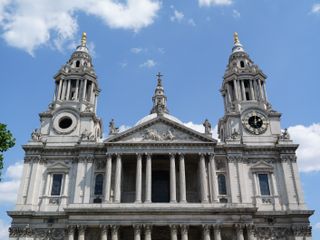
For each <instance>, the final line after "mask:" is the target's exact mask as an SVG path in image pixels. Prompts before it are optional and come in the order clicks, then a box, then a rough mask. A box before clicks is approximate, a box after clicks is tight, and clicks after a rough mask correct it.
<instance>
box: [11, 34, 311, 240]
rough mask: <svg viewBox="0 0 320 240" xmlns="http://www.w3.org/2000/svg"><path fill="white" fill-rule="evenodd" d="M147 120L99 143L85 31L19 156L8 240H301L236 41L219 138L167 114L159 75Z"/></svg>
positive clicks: (262, 103) (294, 179)
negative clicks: (20, 172) (17, 187)
mask: <svg viewBox="0 0 320 240" xmlns="http://www.w3.org/2000/svg"><path fill="white" fill-rule="evenodd" d="M157 77H158V79H157V86H156V89H155V91H154V96H153V98H152V101H153V107H152V109H151V112H150V114H149V115H147V116H145V117H144V118H142V119H141V120H140V121H138V122H137V124H136V125H135V126H134V127H132V128H130V129H128V130H125V131H123V132H119V130H118V128H117V127H116V126H115V122H114V121H113V120H112V121H111V122H110V123H109V136H108V137H107V138H106V139H102V122H101V120H100V119H99V117H98V116H97V114H96V106H97V98H98V95H99V92H100V89H99V85H98V81H97V76H96V74H95V71H94V68H93V65H92V59H91V56H90V54H89V51H88V48H87V47H86V35H85V34H83V37H82V41H81V45H80V46H78V47H77V49H76V50H75V52H74V53H73V54H72V56H71V58H70V59H69V61H68V62H67V63H66V64H65V65H64V66H63V67H62V68H61V69H60V70H59V71H58V73H57V74H56V75H55V76H54V81H55V93H54V99H53V101H52V103H51V104H50V105H49V108H48V110H47V111H45V112H42V113H40V122H41V126H40V128H39V129H36V130H35V131H34V132H33V133H32V138H31V140H30V141H29V142H28V143H27V144H26V145H24V146H23V149H24V150H25V158H24V168H23V177H22V181H21V187H20V190H19V194H18V199H17V205H16V209H15V210H14V211H9V212H8V214H9V215H10V216H11V217H12V225H11V228H10V229H9V231H10V239H16V240H18V239H19V240H22V239H23V240H31V239H32V240H36V239H37V240H38V239H54V240H61V239H68V240H107V239H110V240H130V239H132V240H133V239H134V240H140V239H145V240H151V239H152V240H169V239H171V240H178V239H179V240H180V239H181V240H188V239H189V240H200V239H203V240H210V239H212V240H267V239H268V240H269V239H270V240H271V239H280V240H310V239H311V227H310V224H309V220H308V218H309V217H310V215H312V213H313V211H310V210H308V209H307V208H306V205H305V202H304V199H303V193H302V189H301V183H300V179H299V173H298V168H297V162H296V161H297V158H296V153H295V152H296V149H297V148H298V145H297V144H294V143H293V142H292V140H291V139H290V136H289V134H288V132H287V131H286V130H285V131H281V128H280V116H281V114H280V113H279V112H277V111H275V110H274V109H273V108H272V106H271V104H270V103H269V102H268V99H267V92H266V87H265V86H266V75H265V74H264V73H263V72H262V71H261V70H260V69H259V67H258V66H257V65H255V64H254V63H253V61H252V60H251V59H250V57H249V55H248V54H247V53H246V52H245V50H244V48H243V46H242V45H241V43H240V41H239V39H238V35H237V34H235V36H234V46H233V48H232V53H231V55H230V58H229V62H228V65H227V69H226V72H225V74H224V79H223V83H222V87H221V94H222V97H223V99H224V116H223V117H222V118H221V119H220V120H219V125H218V133H219V138H220V141H217V140H216V139H214V138H212V133H211V124H210V123H209V121H208V120H205V122H204V123H203V125H204V128H205V132H203V133H200V132H197V131H195V130H193V129H190V128H188V127H186V126H185V125H184V124H183V123H182V122H181V121H180V120H179V119H177V118H175V117H174V116H172V115H170V114H169V111H168V109H167V98H166V96H165V92H164V88H163V85H162V79H161V75H160V74H158V75H157Z"/></svg>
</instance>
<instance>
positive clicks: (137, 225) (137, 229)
mask: <svg viewBox="0 0 320 240" xmlns="http://www.w3.org/2000/svg"><path fill="white" fill-rule="evenodd" d="M132 227H133V229H134V232H135V234H138V233H140V232H141V229H142V225H141V224H134V225H132Z"/></svg>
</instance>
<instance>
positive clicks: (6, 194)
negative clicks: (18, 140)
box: [0, 162, 23, 239]
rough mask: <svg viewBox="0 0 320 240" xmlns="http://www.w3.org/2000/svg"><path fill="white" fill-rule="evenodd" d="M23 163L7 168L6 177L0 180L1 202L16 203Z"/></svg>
mask: <svg viewBox="0 0 320 240" xmlns="http://www.w3.org/2000/svg"><path fill="white" fill-rule="evenodd" d="M22 167H23V164H22V163H20V162H19V163H15V164H13V165H10V166H9V167H8V168H7V171H6V173H5V176H4V179H3V181H2V182H0V203H15V202H16V200H17V192H18V188H19V186H20V178H21V174H22ZM0 239H2V238H0Z"/></svg>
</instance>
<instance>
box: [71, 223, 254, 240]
mask: <svg viewBox="0 0 320 240" xmlns="http://www.w3.org/2000/svg"><path fill="white" fill-rule="evenodd" d="M124 228H126V229H124ZM160 228H161V229H164V228H167V229H168V231H160ZM92 229H94V230H95V231H94V235H92V233H91V234H90V231H91V230H92ZM128 229H129V230H130V231H125V230H128ZM122 230H123V231H122ZM225 230H227V233H225V232H224V231H225ZM222 232H224V233H222ZM234 236H236V238H234ZM229 237H230V239H236V240H245V239H246V240H255V239H256V238H255V236H254V233H253V227H252V225H251V224H249V225H244V224H234V226H230V227H226V228H224V227H222V226H221V225H217V224H213V225H212V224H203V225H201V226H199V225H195V226H193V225H185V224H181V225H175V224H173V225H168V226H152V225H146V224H136V225H131V226H121V225H100V226H99V227H96V228H92V227H91V226H86V225H69V226H68V228H67V239H68V240H93V239H99V240H129V239H133V240H160V239H161V240H166V239H168V240H169V239H170V240H200V239H203V240H223V239H226V238H228V239H229Z"/></svg>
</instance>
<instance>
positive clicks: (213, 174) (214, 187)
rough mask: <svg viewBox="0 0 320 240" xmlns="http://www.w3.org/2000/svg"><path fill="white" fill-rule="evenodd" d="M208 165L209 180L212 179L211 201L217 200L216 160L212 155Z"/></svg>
mask: <svg viewBox="0 0 320 240" xmlns="http://www.w3.org/2000/svg"><path fill="white" fill-rule="evenodd" d="M210 167H211V181H212V190H211V191H212V201H214V202H218V197H217V196H218V193H217V190H218V184H217V174H216V162H215V160H214V155H213V154H211V155H210Z"/></svg>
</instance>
